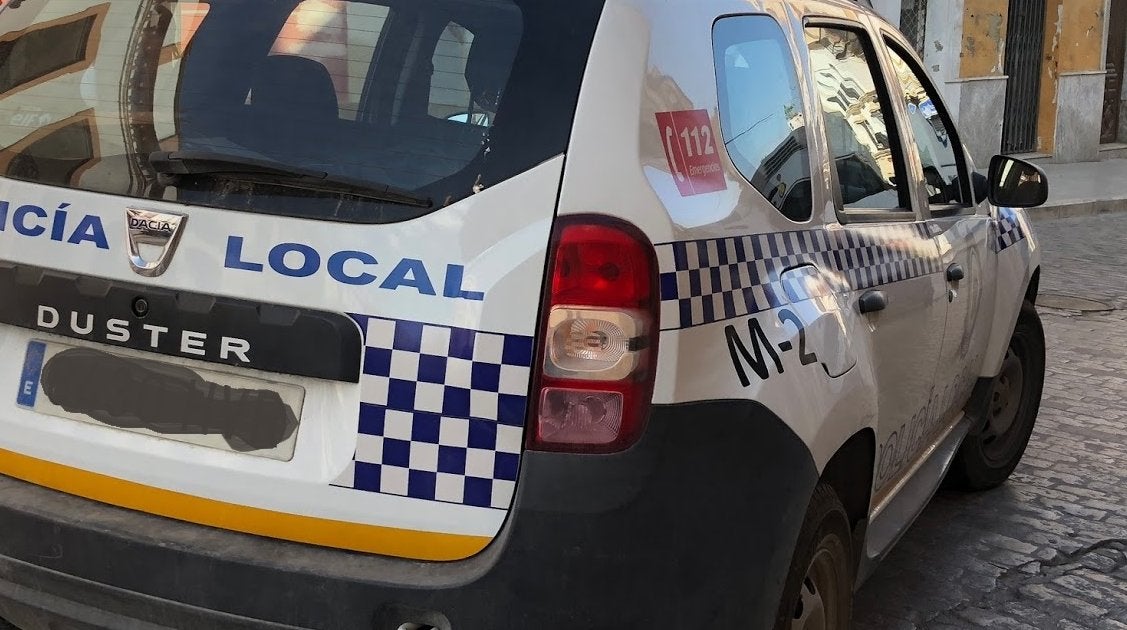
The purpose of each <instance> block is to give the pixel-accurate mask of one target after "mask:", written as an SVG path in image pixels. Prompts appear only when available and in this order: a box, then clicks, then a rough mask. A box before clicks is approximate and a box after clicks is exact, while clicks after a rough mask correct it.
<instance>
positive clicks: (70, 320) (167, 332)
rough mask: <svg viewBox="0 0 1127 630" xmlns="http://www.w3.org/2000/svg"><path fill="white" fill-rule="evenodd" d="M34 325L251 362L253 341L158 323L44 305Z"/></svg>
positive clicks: (184, 352) (195, 355) (154, 348)
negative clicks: (171, 343)
mask: <svg viewBox="0 0 1127 630" xmlns="http://www.w3.org/2000/svg"><path fill="white" fill-rule="evenodd" d="M35 325H36V326H37V327H39V329H41V330H48V331H55V330H62V329H69V330H70V332H71V333H73V334H74V335H77V336H79V337H85V338H89V339H97V340H100V341H108V342H110V343H118V344H125V343H129V342H130V340H132V339H134V337H136V338H138V339H141V340H142V343H147V344H148V346H149V347H150V348H152V349H153V350H157V349H158V348H160V347H161V345H162V344H166V343H167V342H168V340H169V339H172V340H174V347H175V348H177V349H178V350H179V351H180V354H183V355H185V356H194V357H218V358H219V360H220V361H227V360H229V359H232V358H233V359H236V360H238V361H239V362H241V363H250V352H251V348H250V342H249V341H247V340H246V339H240V338H238V337H223V336H220V337H216V336H212V335H208V334H207V333H204V332H196V331H192V330H180V331H174V330H171V329H170V328H168V327H167V326H157V325H155V324H142V325H140V326H136V325H135V323H134V322H131V321H129V320H127V319H118V318H110V319H105V320H98V318H97V317H96V316H95V315H94V314H93V313H80V312H78V311H67V312H60V311H59V310H58V309H56V308H54V307H51V306H45V305H42V304H40V305H39V309H38V312H37V313H36V319H35Z"/></svg>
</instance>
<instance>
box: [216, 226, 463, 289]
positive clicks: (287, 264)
mask: <svg viewBox="0 0 1127 630" xmlns="http://www.w3.org/2000/svg"><path fill="white" fill-rule="evenodd" d="M223 266H224V267H226V268H227V269H237V270H240V271H249V272H252V273H275V274H278V275H281V276H285V277H289V278H309V277H312V276H317V275H327V276H328V277H329V278H331V279H332V280H334V281H336V282H339V283H341V284H346V285H349V286H355V287H362V286H375V287H377V288H380V289H384V290H388V291H414V292H417V293H419V294H421V295H432V296H436V297H437V296H442V297H445V298H452V299H459V300H470V301H476V302H480V301H482V300H484V299H485V293H484V292H481V291H472V290H469V289H467V288H466V286H465V284H466V268H465V267H463V266H462V265H446V268H445V269H443V270H442V271H437V270H435V269H434V268H432V266H431V265H428V264H427V263H425V262H423V261H422V260H418V259H415V258H403V259H401V260H398V261H395V262H394V263H393V264H390V265H383V264H381V262H380V261H379V260H378V259H377V258H376V257H375V256H374V255H372V254H370V253H368V252H363V251H354V250H343V251H338V252H332V253H330V254H325V253H322V252H320V251H318V250H317V249H315V248H314V247H312V246H310V245H306V244H304V243H278V244H277V245H274V246H272V247H270V249H269V250H266V251H265V252H264V253H259V254H257V255H255V254H253V253H251V252H249V251H248V248H247V247H246V243H245V240H244V239H243V237H241V236H231V237H228V239H227V253H226V257H225V259H224V263H223ZM381 269H387V272H386V274H383V275H381V274H380V273H378V272H379V271H380V270H381Z"/></svg>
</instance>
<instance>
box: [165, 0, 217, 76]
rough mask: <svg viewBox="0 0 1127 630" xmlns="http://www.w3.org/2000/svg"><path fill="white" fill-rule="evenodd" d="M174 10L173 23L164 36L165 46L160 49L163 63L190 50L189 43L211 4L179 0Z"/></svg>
mask: <svg viewBox="0 0 1127 630" xmlns="http://www.w3.org/2000/svg"><path fill="white" fill-rule="evenodd" d="M175 6H176V10H175V11H173V12H172V23H171V24H170V25H169V27H168V32H167V33H166V34H165V37H164V47H163V48H161V51H160V62H161V63H162V64H166V63H169V62H170V61H173V60H176V59H179V58H181V57H183V56H184V51H186V50H188V44H190V43H192V38H193V37H195V36H196V31H197V30H199V28H200V23H201V22H203V19H204V18H205V17H207V12H208V10H209V9H210V8H211V5H209V4H207V3H205V2H177V3H176V5H175Z"/></svg>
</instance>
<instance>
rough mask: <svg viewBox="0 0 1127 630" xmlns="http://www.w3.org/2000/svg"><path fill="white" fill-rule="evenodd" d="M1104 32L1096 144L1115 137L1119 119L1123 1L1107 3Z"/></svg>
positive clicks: (1126, 53)
mask: <svg viewBox="0 0 1127 630" xmlns="http://www.w3.org/2000/svg"><path fill="white" fill-rule="evenodd" d="M1108 20H1109V21H1108V30H1107V87H1106V88H1105V89H1104V111H1103V124H1102V126H1101V127H1102V128H1101V132H1100V142H1102V143H1104V144H1107V143H1109V142H1115V141H1116V140H1124V141H1127V138H1119V130H1120V124H1119V117H1120V115H1121V113H1122V108H1123V65H1124V60H1125V58H1127V0H1111V13H1110V15H1109V16H1108Z"/></svg>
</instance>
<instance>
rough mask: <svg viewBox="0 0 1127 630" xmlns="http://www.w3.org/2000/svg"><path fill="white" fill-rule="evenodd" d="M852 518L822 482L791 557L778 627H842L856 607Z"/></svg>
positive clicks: (783, 629) (819, 629)
mask: <svg viewBox="0 0 1127 630" xmlns="http://www.w3.org/2000/svg"><path fill="white" fill-rule="evenodd" d="M850 540H851V537H850V535H849V518H848V516H846V513H845V508H844V507H842V505H841V501H840V500H839V499H838V497H837V494H836V493H835V492H834V491H833V489H832V488H830V487H829V486H828V485H825V484H819V485H818V487H817V489H815V491H814V496H813V498H811V500H810V507H809V508H808V509H807V511H806V520H805V521H804V522H803V524H802V530H801V532H800V533H799V535H798V545H797V546H796V547H795V550H794V557H793V559H792V560H791V566H790V572H789V574H788V575H787V582H786V587H785V589H784V590H783V599H782V601H781V603H780V605H779V613H778V616H777V618H776V622H775V628H776V630H839V629H844V628H848V627H849V619H850V617H851V616H852V613H853V576H854V573H853V553H852V551H851V547H850Z"/></svg>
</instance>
